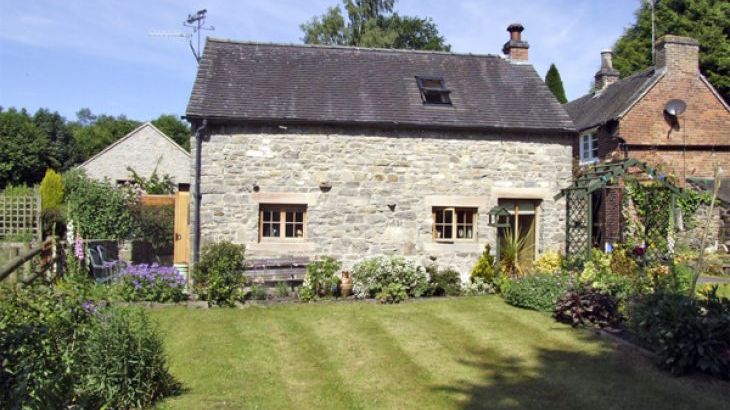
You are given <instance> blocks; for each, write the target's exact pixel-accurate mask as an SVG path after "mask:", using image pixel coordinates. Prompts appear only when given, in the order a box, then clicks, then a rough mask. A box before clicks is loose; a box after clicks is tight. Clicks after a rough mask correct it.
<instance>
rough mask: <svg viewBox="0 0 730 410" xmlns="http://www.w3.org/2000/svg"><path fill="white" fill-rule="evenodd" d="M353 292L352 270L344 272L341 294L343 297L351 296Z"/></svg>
mask: <svg viewBox="0 0 730 410" xmlns="http://www.w3.org/2000/svg"><path fill="white" fill-rule="evenodd" d="M351 294H352V277H351V276H350V272H347V271H343V272H342V282H341V283H340V295H342V297H346V296H350V295H351Z"/></svg>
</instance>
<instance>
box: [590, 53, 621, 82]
mask: <svg viewBox="0 0 730 410" xmlns="http://www.w3.org/2000/svg"><path fill="white" fill-rule="evenodd" d="M618 77H619V71H618V70H617V69H615V68H613V50H610V49H606V50H603V51H601V69H600V70H598V71H596V75H595V77H594V78H595V79H596V86H595V88H596V91H601V90H604V89H606V87H608V86H609V85H611V84H613V83H615V82H616V81H618Z"/></svg>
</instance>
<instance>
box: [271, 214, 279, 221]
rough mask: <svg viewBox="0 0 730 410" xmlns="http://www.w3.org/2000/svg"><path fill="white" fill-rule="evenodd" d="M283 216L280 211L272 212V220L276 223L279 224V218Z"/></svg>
mask: <svg viewBox="0 0 730 410" xmlns="http://www.w3.org/2000/svg"><path fill="white" fill-rule="evenodd" d="M280 216H281V213H280V212H279V211H271V220H272V221H274V222H279V217H280Z"/></svg>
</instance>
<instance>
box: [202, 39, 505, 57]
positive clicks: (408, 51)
mask: <svg viewBox="0 0 730 410" xmlns="http://www.w3.org/2000/svg"><path fill="white" fill-rule="evenodd" d="M206 41H214V42H218V43H230V44H244V45H252V46H274V47H297V48H318V49H325V50H327V49H330V50H353V51H354V50H357V51H377V52H390V53H406V54H438V55H449V56H467V57H469V56H470V57H490V58H498V59H500V60H506V58H505V57H503V56H501V55H498V54H482V53H455V52H452V51H438V50H413V49H406V48H378V47H358V46H341V45H327V44H296V43H274V42H268V41H253V40H251V41H247V40H233V39H230V38H222V37H211V36H209V37H206Z"/></svg>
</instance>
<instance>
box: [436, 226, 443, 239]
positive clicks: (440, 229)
mask: <svg viewBox="0 0 730 410" xmlns="http://www.w3.org/2000/svg"><path fill="white" fill-rule="evenodd" d="M443 237H444V227H443V226H441V225H437V226H436V238H438V239H440V238H443Z"/></svg>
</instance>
